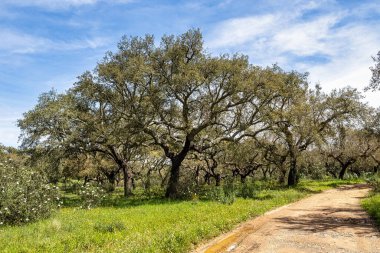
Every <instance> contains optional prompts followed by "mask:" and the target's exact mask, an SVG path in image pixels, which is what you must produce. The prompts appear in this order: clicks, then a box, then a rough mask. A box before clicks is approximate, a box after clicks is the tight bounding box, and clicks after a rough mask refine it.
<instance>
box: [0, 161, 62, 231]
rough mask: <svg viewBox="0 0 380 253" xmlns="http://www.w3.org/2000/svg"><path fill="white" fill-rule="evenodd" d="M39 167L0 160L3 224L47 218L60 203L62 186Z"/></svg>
mask: <svg viewBox="0 0 380 253" xmlns="http://www.w3.org/2000/svg"><path fill="white" fill-rule="evenodd" d="M46 181H47V180H46V178H45V177H44V176H43V175H42V174H41V173H38V172H36V171H35V170H33V169H31V168H27V167H23V166H21V165H20V164H17V163H15V162H13V161H12V160H10V159H8V160H2V161H1V162H0V225H3V224H10V225H13V224H22V223H28V222H32V221H36V220H39V219H42V218H47V217H49V216H50V215H51V213H52V212H53V211H54V210H55V209H56V208H57V207H58V206H59V205H60V201H59V196H58V188H57V187H55V186H52V185H50V184H48V183H46Z"/></svg>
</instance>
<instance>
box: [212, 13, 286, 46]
mask: <svg viewBox="0 0 380 253" xmlns="http://www.w3.org/2000/svg"><path fill="white" fill-rule="evenodd" d="M278 19H279V16H277V15H272V14H269V15H263V16H253V17H245V18H235V19H230V20H227V21H224V22H221V23H220V24H218V25H217V27H216V28H215V29H214V32H213V33H212V34H211V35H210V36H209V37H211V40H209V41H208V43H207V45H208V46H209V47H211V48H219V47H225V46H231V45H233V46H237V45H241V44H244V43H246V42H247V41H251V40H252V39H254V38H257V37H258V36H263V35H264V34H265V33H266V32H267V31H268V30H269V29H270V28H272V27H273V24H274V23H276V22H279V20H278Z"/></svg>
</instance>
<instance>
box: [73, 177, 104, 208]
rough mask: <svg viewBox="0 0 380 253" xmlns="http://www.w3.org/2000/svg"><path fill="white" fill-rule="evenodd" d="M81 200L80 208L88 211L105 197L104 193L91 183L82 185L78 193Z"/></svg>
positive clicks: (100, 188)
mask: <svg viewBox="0 0 380 253" xmlns="http://www.w3.org/2000/svg"><path fill="white" fill-rule="evenodd" d="M78 194H79V196H80V199H81V206H80V207H81V208H83V209H90V208H94V207H96V206H98V205H100V204H101V203H102V201H103V199H104V198H105V197H106V191H105V190H104V189H103V188H102V187H100V186H98V185H96V184H92V183H87V184H85V185H82V186H81V187H80V189H79V192H78Z"/></svg>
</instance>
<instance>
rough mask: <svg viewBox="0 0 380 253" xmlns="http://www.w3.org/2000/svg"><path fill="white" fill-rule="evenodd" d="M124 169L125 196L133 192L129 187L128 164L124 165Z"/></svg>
mask: <svg viewBox="0 0 380 253" xmlns="http://www.w3.org/2000/svg"><path fill="white" fill-rule="evenodd" d="M122 171H123V186H124V197H128V196H129V195H130V194H131V190H130V187H129V184H128V182H129V175H128V168H127V166H125V165H124V166H123V167H122Z"/></svg>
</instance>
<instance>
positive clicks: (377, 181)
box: [368, 176, 380, 192]
mask: <svg viewBox="0 0 380 253" xmlns="http://www.w3.org/2000/svg"><path fill="white" fill-rule="evenodd" d="M368 183H369V185H371V186H372V188H373V191H374V192H380V177H379V176H375V177H372V178H370V179H368Z"/></svg>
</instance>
